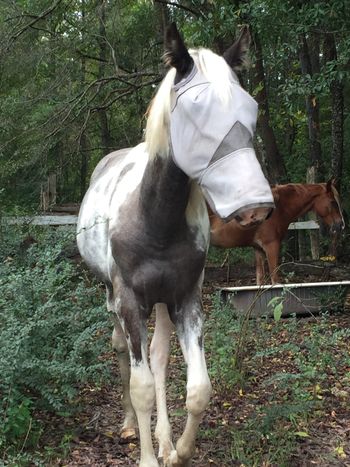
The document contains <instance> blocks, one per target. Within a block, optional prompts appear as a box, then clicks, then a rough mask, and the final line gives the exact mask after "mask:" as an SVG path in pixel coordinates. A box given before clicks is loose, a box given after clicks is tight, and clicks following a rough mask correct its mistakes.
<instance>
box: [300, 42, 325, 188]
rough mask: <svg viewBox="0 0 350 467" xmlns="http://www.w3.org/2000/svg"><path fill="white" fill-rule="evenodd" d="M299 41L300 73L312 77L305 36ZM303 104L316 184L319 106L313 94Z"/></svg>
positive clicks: (319, 171) (319, 157) (319, 174)
mask: <svg viewBox="0 0 350 467" xmlns="http://www.w3.org/2000/svg"><path fill="white" fill-rule="evenodd" d="M300 41H301V46H300V51H299V58H300V65H301V72H302V74H303V75H304V76H307V75H309V76H312V75H313V70H312V61H311V57H310V49H309V46H308V43H307V40H306V37H305V34H303V35H302V36H301V38H300ZM313 54H314V55H315V51H314V52H313ZM316 54H317V47H316ZM313 63H317V61H316V58H315V57H313ZM305 104H306V114H307V118H308V130H309V147H310V166H311V167H314V168H315V169H314V170H315V181H316V182H318V181H320V179H321V178H322V151H321V143H320V113H319V104H318V101H317V99H316V96H315V95H314V94H310V95H308V96H306V98H305Z"/></svg>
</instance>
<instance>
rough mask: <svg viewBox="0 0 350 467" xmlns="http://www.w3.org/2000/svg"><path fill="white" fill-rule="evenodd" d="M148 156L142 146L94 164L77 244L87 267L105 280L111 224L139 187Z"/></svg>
mask: <svg viewBox="0 0 350 467" xmlns="http://www.w3.org/2000/svg"><path fill="white" fill-rule="evenodd" d="M147 161H148V155H147V153H146V151H145V145H144V144H140V145H138V146H136V147H135V148H131V149H122V150H120V151H115V152H112V153H111V154H108V155H107V156H105V157H104V158H103V159H101V161H100V162H99V163H98V164H97V166H96V168H95V170H94V172H93V174H92V176H91V182H90V186H89V188H88V190H87V192H86V194H85V196H84V199H83V201H82V204H81V208H80V212H79V218H78V225H77V244H78V248H79V251H80V254H81V256H82V257H83V259H84V261H85V262H86V263H87V264H88V266H89V267H90V269H92V270H93V271H94V273H95V274H96V275H97V276H98V277H99V278H100V279H101V280H103V281H104V282H109V280H110V273H109V270H110V267H111V264H110V263H111V251H110V244H109V235H110V226H111V223H114V224H115V223H116V222H117V218H118V211H119V208H120V206H121V205H122V204H123V203H125V202H126V201H127V198H128V195H129V194H130V193H132V192H133V191H134V190H136V189H137V187H138V186H139V184H140V182H141V179H142V176H143V173H144V170H145V167H146V164H147Z"/></svg>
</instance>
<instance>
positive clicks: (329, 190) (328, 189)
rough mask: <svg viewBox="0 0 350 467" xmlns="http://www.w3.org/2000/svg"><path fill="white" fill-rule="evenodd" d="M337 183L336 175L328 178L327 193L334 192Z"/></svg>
mask: <svg viewBox="0 0 350 467" xmlns="http://www.w3.org/2000/svg"><path fill="white" fill-rule="evenodd" d="M335 184H336V179H335V177H332V178H331V179H329V180H328V182H327V183H326V191H327V193H331V192H332V187H333V186H335Z"/></svg>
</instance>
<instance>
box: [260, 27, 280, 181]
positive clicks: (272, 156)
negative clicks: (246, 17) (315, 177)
mask: <svg viewBox="0 0 350 467" xmlns="http://www.w3.org/2000/svg"><path fill="white" fill-rule="evenodd" d="M253 39H254V45H255V72H253V77H252V84H253V87H254V88H259V92H258V93H257V95H256V96H255V98H256V100H257V102H258V104H259V117H258V125H257V126H258V133H259V134H260V136H261V139H262V141H263V144H264V149H265V156H266V162H267V171H268V174H269V181H270V183H280V182H283V181H286V180H287V172H286V168H285V165H284V161H283V158H282V156H281V154H280V152H279V150H278V146H277V141H276V137H275V133H274V131H273V128H272V127H271V124H270V109H269V102H268V95H267V87H266V79H265V69H264V62H263V53H262V47H261V43H260V40H259V36H258V34H257V33H254V34H253Z"/></svg>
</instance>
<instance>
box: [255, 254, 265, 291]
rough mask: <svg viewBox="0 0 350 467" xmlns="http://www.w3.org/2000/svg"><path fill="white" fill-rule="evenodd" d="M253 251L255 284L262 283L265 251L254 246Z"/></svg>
mask: <svg viewBox="0 0 350 467" xmlns="http://www.w3.org/2000/svg"><path fill="white" fill-rule="evenodd" d="M254 251H255V273H256V284H257V285H262V284H263V283H264V278H265V265H264V263H265V253H264V251H263V250H260V249H258V248H254Z"/></svg>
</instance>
